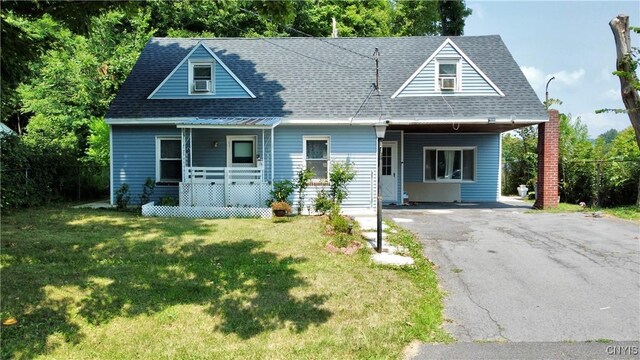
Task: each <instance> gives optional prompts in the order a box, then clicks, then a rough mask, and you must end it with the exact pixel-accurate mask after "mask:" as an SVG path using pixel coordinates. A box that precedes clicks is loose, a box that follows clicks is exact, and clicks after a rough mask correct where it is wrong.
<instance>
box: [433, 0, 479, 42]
mask: <svg viewBox="0 0 640 360" xmlns="http://www.w3.org/2000/svg"><path fill="white" fill-rule="evenodd" d="M438 13H439V14H440V33H441V34H442V35H446V36H461V35H464V21H465V20H464V19H466V18H467V17H468V16H469V15H471V9H468V8H467V7H466V6H465V3H464V0H438Z"/></svg>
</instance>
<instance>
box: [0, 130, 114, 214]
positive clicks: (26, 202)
mask: <svg viewBox="0 0 640 360" xmlns="http://www.w3.org/2000/svg"><path fill="white" fill-rule="evenodd" d="M0 148H1V149H2V166H0V178H1V179H2V183H1V189H0V206H1V207H2V208H3V209H5V210H8V209H13V208H20V207H33V206H39V205H43V204H47V203H51V202H54V201H62V200H81V199H95V198H99V197H103V196H106V195H107V194H108V189H109V187H108V185H109V168H108V167H105V166H102V165H99V164H94V163H91V162H83V161H80V160H78V158H79V154H77V153H74V152H73V151H70V150H68V149H65V148H62V147H60V146H57V145H56V144H55V143H52V142H40V143H30V142H27V141H24V138H23V137H20V136H16V135H5V136H2V137H0Z"/></svg>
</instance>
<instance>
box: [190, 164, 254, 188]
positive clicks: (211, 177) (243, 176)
mask: <svg viewBox="0 0 640 360" xmlns="http://www.w3.org/2000/svg"><path fill="white" fill-rule="evenodd" d="M263 174H264V169H263V168H262V167H196V166H187V167H185V168H184V177H183V179H184V181H183V182H193V183H211V182H216V183H217V182H220V181H223V182H224V183H225V184H227V183H229V182H262V179H263Z"/></svg>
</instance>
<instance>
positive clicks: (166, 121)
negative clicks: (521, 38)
mask: <svg viewBox="0 0 640 360" xmlns="http://www.w3.org/2000/svg"><path fill="white" fill-rule="evenodd" d="M195 119H196V118H194V117H175V118H107V119H105V122H106V123H107V124H109V125H177V123H180V122H186V121H190V120H195ZM548 121H549V119H537V120H536V119H514V120H511V119H507V118H504V119H496V121H495V124H531V125H534V124H540V123H544V122H548ZM379 123H380V121H379V120H357V121H356V120H354V122H353V123H352V124H349V119H282V121H281V122H280V126H282V125H340V126H373V125H375V124H379ZM389 124H390V125H430V124H488V125H489V120H488V117H487V118H466V119H465V118H456V119H390V120H389ZM245 128H246V127H245ZM252 128H253V129H257V128H258V127H252Z"/></svg>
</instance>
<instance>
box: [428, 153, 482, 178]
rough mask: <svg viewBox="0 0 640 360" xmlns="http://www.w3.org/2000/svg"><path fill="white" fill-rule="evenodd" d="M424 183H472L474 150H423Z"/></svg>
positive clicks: (474, 160) (474, 172) (473, 176)
mask: <svg viewBox="0 0 640 360" xmlns="http://www.w3.org/2000/svg"><path fill="white" fill-rule="evenodd" d="M423 151H424V153H423V156H424V161H423V164H424V174H423V181H424V182H473V181H475V179H476V149H475V148H473V147H464V148H452V147H443V148H434V147H425V148H424V150H423Z"/></svg>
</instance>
